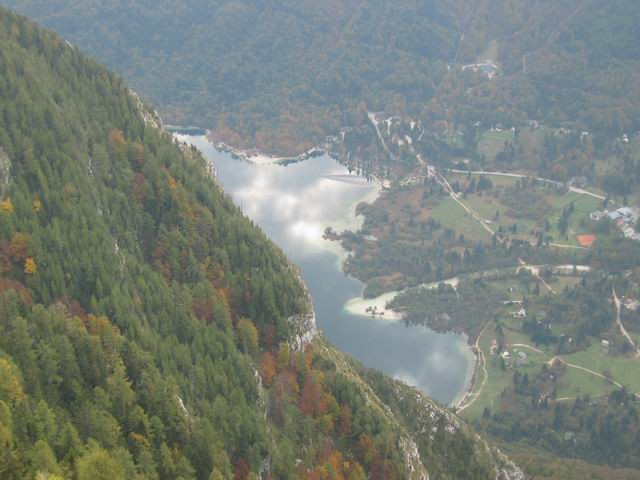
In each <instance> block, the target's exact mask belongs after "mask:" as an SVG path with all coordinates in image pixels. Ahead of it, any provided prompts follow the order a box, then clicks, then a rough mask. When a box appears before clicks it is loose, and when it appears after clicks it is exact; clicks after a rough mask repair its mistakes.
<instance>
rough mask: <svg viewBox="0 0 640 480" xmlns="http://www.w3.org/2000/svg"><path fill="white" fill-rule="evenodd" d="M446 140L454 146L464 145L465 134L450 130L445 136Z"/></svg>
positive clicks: (460, 146) (461, 146)
mask: <svg viewBox="0 0 640 480" xmlns="http://www.w3.org/2000/svg"><path fill="white" fill-rule="evenodd" d="M444 141H445V142H446V143H447V145H449V146H450V147H453V148H463V147H464V135H463V134H461V133H458V132H448V133H446V134H445V136H444Z"/></svg>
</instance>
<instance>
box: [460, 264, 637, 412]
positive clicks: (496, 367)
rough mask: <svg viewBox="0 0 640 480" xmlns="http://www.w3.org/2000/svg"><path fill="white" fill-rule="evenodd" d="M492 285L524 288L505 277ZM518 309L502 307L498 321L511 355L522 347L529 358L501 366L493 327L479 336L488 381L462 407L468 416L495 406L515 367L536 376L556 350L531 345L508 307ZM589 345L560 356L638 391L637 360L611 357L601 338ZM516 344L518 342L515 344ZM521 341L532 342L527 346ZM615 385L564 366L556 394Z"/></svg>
mask: <svg viewBox="0 0 640 480" xmlns="http://www.w3.org/2000/svg"><path fill="white" fill-rule="evenodd" d="M579 281H580V277H579V276H576V277H569V276H557V277H554V278H553V279H552V280H551V283H552V285H553V286H554V288H556V289H559V288H560V287H561V286H562V288H563V286H564V285H571V284H575V283H576V282H579ZM491 284H492V286H493V287H495V288H498V289H500V290H505V291H508V289H509V287H514V289H515V290H516V291H514V292H512V293H511V296H512V298H513V297H516V298H517V297H518V296H519V295H521V294H522V293H523V292H524V291H525V289H524V286H523V285H522V283H521V282H519V281H518V280H517V279H515V278H513V279H504V280H496V281H493V282H491ZM517 309H518V306H517V305H513V306H509V307H505V308H504V309H503V313H502V317H501V323H502V324H503V332H504V334H505V342H506V344H507V346H508V347H507V349H508V350H509V352H510V353H511V357H512V359H513V358H515V357H516V356H517V352H518V351H520V350H521V351H523V352H525V353H526V354H527V356H528V358H529V364H528V365H526V366H521V367H515V366H512V367H511V368H507V369H506V370H502V368H501V362H500V358H499V357H498V356H497V355H491V345H492V341H493V340H494V339H495V338H496V332H495V328H493V327H492V326H490V327H489V328H487V330H486V331H485V333H484V335H483V336H482V337H481V338H480V342H479V347H480V348H481V350H482V351H483V353H484V355H485V358H486V360H487V364H486V370H487V375H488V377H487V381H486V383H485V384H484V386H483V387H482V390H481V393H480V395H479V396H478V398H477V400H476V401H475V402H474V403H473V404H472V405H471V406H469V407H468V408H466V409H465V410H464V411H463V415H464V416H465V417H467V418H472V419H477V418H479V417H480V416H481V415H482V413H483V411H484V408H485V407H489V408H491V409H494V408H495V407H496V406H497V404H498V402H499V399H500V395H501V394H502V392H503V391H504V390H505V389H507V388H510V386H511V383H512V376H513V373H514V371H515V370H516V369H517V370H519V371H520V372H521V373H525V372H526V373H528V375H529V377H530V378H532V377H535V376H536V375H537V374H538V373H539V372H540V369H541V368H542V366H543V365H544V364H545V363H548V362H549V361H550V360H551V359H552V358H553V357H555V353H554V350H553V347H545V346H536V345H533V344H532V343H533V342H532V341H531V339H530V337H529V335H527V334H526V333H524V332H523V331H522V330H521V323H522V320H521V319H518V318H513V317H511V316H510V315H509V313H510V312H511V311H515V310H517ZM590 341H591V346H590V347H589V348H588V349H587V350H584V351H580V352H576V353H572V354H569V355H561V356H560V358H561V359H562V360H563V361H565V362H567V363H569V364H572V365H576V366H579V367H583V368H586V369H588V370H592V371H594V372H596V373H598V374H600V375H605V376H607V375H610V378H612V379H613V380H614V381H616V382H618V383H620V384H622V385H625V386H626V387H628V388H629V389H630V390H632V391H635V392H640V360H638V359H636V358H633V357H631V356H629V357H613V356H610V355H608V354H605V353H603V352H602V351H601V348H600V342H599V340H598V339H596V338H592V339H590ZM516 345H518V346H516ZM521 345H531V347H532V348H528V347H525V346H521ZM483 377H484V374H483V372H482V370H481V374H480V378H479V379H478V382H477V383H476V385H481V384H482V379H483ZM615 388H616V387H615V386H614V385H613V384H612V383H611V382H608V381H607V380H605V379H603V378H602V377H600V376H598V375H594V374H592V373H590V372H586V371H584V370H580V369H578V368H574V367H569V366H567V367H566V369H565V372H564V374H563V375H562V377H561V378H560V379H559V381H558V384H557V398H561V399H564V398H575V397H576V396H578V395H580V396H584V395H592V396H593V395H601V394H606V393H609V392H611V391H612V390H614V389H615Z"/></svg>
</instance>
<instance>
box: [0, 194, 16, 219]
mask: <svg viewBox="0 0 640 480" xmlns="http://www.w3.org/2000/svg"><path fill="white" fill-rule="evenodd" d="M0 212H2V213H6V214H7V215H9V214H11V213H13V203H11V199H10V198H5V199H4V200H2V201H1V202H0Z"/></svg>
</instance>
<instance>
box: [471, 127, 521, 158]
mask: <svg viewBox="0 0 640 480" xmlns="http://www.w3.org/2000/svg"><path fill="white" fill-rule="evenodd" d="M511 140H513V132H512V131H511V130H503V131H501V132H499V131H497V130H487V131H485V132H484V133H483V134H482V136H481V137H480V142H479V143H478V149H477V152H478V153H479V154H481V155H484V156H485V157H486V158H487V159H490V160H494V159H495V158H496V155H497V154H498V153H500V152H502V151H503V150H504V144H505V142H508V141H511Z"/></svg>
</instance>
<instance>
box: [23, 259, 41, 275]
mask: <svg viewBox="0 0 640 480" xmlns="http://www.w3.org/2000/svg"><path fill="white" fill-rule="evenodd" d="M37 270H38V266H37V265H36V261H35V260H34V259H33V258H31V257H29V258H27V259H26V260H25V261H24V273H26V274H27V275H33V274H34V273H36V271H37Z"/></svg>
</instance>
